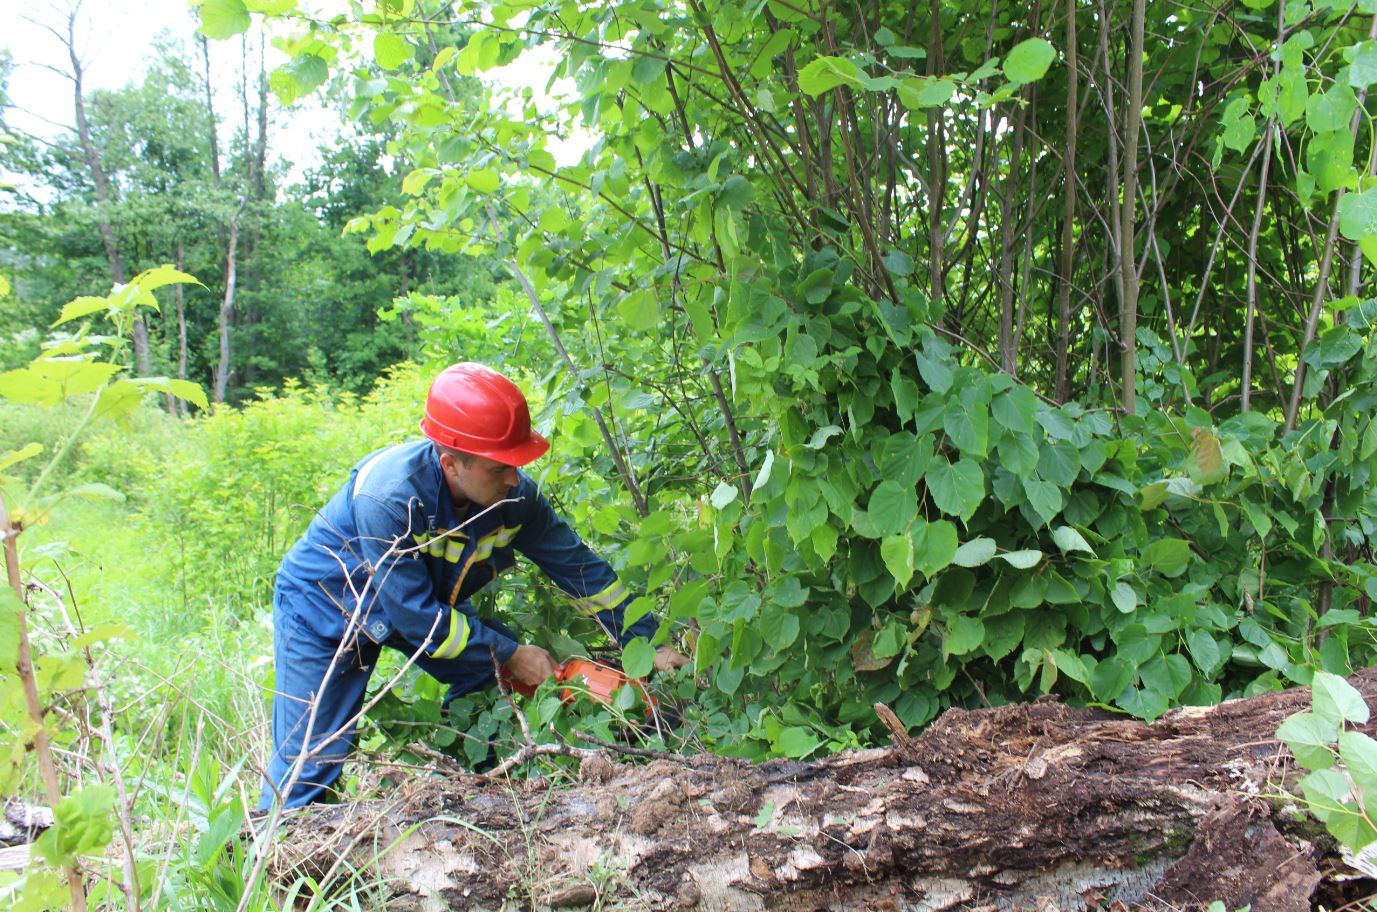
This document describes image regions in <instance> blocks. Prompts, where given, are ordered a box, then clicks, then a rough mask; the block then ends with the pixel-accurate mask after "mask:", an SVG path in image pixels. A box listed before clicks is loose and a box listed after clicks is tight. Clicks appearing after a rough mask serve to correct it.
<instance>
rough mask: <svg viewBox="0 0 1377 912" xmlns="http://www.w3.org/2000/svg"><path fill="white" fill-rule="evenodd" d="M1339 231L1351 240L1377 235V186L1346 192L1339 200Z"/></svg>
mask: <svg viewBox="0 0 1377 912" xmlns="http://www.w3.org/2000/svg"><path fill="white" fill-rule="evenodd" d="M1339 233H1340V234H1342V235H1343V236H1344V237H1346V238H1348V240H1350V241H1361V240H1362V239H1363V238H1368V237H1377V187H1370V188H1368V189H1366V190H1362V191H1360V192H1358V193H1346V194H1344V196H1343V198H1342V199H1340V200H1339Z"/></svg>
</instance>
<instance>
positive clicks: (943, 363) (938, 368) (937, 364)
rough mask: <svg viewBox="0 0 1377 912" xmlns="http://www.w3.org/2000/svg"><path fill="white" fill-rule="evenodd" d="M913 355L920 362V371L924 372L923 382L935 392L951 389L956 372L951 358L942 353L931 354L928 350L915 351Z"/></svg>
mask: <svg viewBox="0 0 1377 912" xmlns="http://www.w3.org/2000/svg"><path fill="white" fill-rule="evenodd" d="M913 357H914V360H915V361H916V362H917V364H918V373H920V374H922V376H923V382H924V383H926V384H927V385H928V388H929V389H931V390H932V391H933V392H934V393H945V392H946V391H947V390H949V389H951V384H952V380H953V379H955V374H954V373H953V371H952V365H951V361H950V359H949V358H947V357H946V356H944V355H942V354H940V353H938V354H929V353H928V352H926V351H919V352H914V354H913Z"/></svg>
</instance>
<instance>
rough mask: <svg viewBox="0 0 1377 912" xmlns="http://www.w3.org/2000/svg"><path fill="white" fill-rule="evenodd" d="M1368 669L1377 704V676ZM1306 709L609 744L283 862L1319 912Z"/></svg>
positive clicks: (478, 888) (487, 901)
mask: <svg viewBox="0 0 1377 912" xmlns="http://www.w3.org/2000/svg"><path fill="white" fill-rule="evenodd" d="M1351 680H1352V681H1353V683H1354V684H1355V685H1356V686H1357V687H1358V688H1359V690H1360V691H1362V692H1363V694H1364V696H1365V697H1366V698H1367V700H1368V702H1369V703H1371V702H1372V701H1373V699H1374V698H1377V669H1369V670H1367V671H1364V672H1361V673H1359V674H1358V675H1355V676H1354V677H1353V678H1352V679H1351ZM1308 706H1309V692H1308V690H1306V689H1304V688H1297V689H1294V690H1291V691H1286V692H1282V693H1270V694H1265V695H1262V696H1258V697H1252V698H1249V699H1246V700H1236V701H1231V702H1228V703H1224V704H1221V705H1220V706H1217V707H1214V708H1197V707H1191V708H1186V709H1180V710H1176V711H1174V712H1172V713H1169V714H1168V715H1167V716H1165V717H1163V718H1162V719H1160V720H1158V721H1157V722H1156V723H1155V724H1153V725H1147V724H1145V723H1142V722H1138V721H1135V720H1132V719H1126V718H1124V717H1123V716H1116V715H1111V714H1109V713H1106V712H1103V711H1099V710H1092V709H1072V708H1070V707H1067V706H1063V705H1061V704H1059V703H1056V702H1050V701H1045V702H1037V703H1033V704H1025V705H1012V706H1002V707H998V708H995V709H985V710H978V711H962V710H952V711H949V712H948V713H946V714H945V715H944V716H942V717H941V718H940V719H939V720H938V721H937V722H936V723H934V724H933V725H932V726H931V727H930V728H928V729H927V731H926V732H924V733H923V735H922V737H920V738H918V739H916V740H914V739H910V738H908V737H907V736H906V735H903V734H902V732H901V731H899V733H898V734H896V743H895V745H894V746H893V747H891V748H878V749H871V750H862V751H852V752H848V753H844V754H839V755H836V756H834V757H830V758H827V759H825V760H821V761H818V762H816V763H798V762H793V761H773V762H770V763H765V764H761V765H751V764H749V763H744V762H740V761H733V760H728V759H723V758H718V757H706V756H699V757H693V758H684V759H683V761H682V762H672V761H670V760H667V759H661V760H656V761H655V762H653V763H651V764H650V765H648V766H635V767H632V766H623V765H619V764H617V763H614V762H612V761H611V760H609V759H607V758H606V757H605V756H603V755H599V754H594V755H592V756H589V757H588V758H587V759H584V760H583V762H582V768H581V770H580V779H581V780H582V781H581V782H580V783H579V784H577V785H574V786H572V787H569V788H566V789H557V790H553V791H552V790H551V787H550V785H549V784H548V783H547V782H546V781H545V780H539V779H537V780H529V781H526V782H516V783H511V782H501V783H497V784H495V785H490V786H486V787H485V786H482V785H480V784H479V783H477V782H475V781H473V780H472V779H471V778H469V776H468V774H464V775H463V776H462V777H456V778H452V779H450V780H446V779H441V778H434V777H432V778H429V779H424V780H422V783H423V784H422V785H421V786H420V787H419V788H417V789H414V790H411V791H410V792H408V793H405V794H403V795H402V796H401V797H399V798H397V799H395V800H391V801H386V802H372V803H366V804H356V805H342V806H332V807H320V808H315V809H311V810H308V811H306V812H303V813H301V814H299V815H295V816H293V817H291V818H289V819H288V820H287V821H286V823H285V824H284V827H285V829H286V831H287V832H286V838H285V840H284V841H282V842H281V843H279V844H277V846H276V847H275V851H277V853H278V854H277V856H276V857H275V858H274V859H273V861H272V870H273V872H274V876H276V877H278V878H281V879H286V880H293V879H296V878H298V877H300V876H302V875H303V873H311V874H313V875H315V876H318V877H324V878H325V879H327V880H328V879H329V876H330V875H331V873H332V871H341V870H357V867H356V866H362V865H367V864H376V865H377V866H378V870H377V872H376V875H377V876H376V878H374V877H372V876H371V875H368V877H369V879H370V880H374V879H375V880H376V882H377V883H387V884H388V885H389V886H390V888H391V889H392V890H393V891H395V896H396V899H395V901H394V902H393V903H391V904H389V908H398V909H403V908H405V909H417V910H422V909H425V910H428V909H446V908H465V909H474V910H476V909H497V908H508V907H510V906H508V905H504V903H510V902H511V901H513V900H515V902H516V903H517V905H519V906H520V907H522V908H526V907H534V908H546V907H549V906H560V905H592V904H594V903H595V902H602V903H604V904H606V903H613V902H615V903H616V904H617V908H634V909H648V910H668V909H714V910H737V909H771V908H789V909H823V908H826V909H857V910H859V909H926V910H937V909H946V908H953V907H957V906H961V907H963V908H969V907H971V906H972V905H975V906H978V907H980V908H990V909H993V908H1010V907H1022V908H1029V909H1033V908H1036V909H1052V908H1058V909H1081V908H1093V907H1103V906H1107V905H1109V904H1110V903H1113V902H1116V901H1120V902H1124V903H1128V904H1138V903H1148V902H1150V903H1152V904H1154V905H1158V906H1168V907H1169V906H1175V907H1185V906H1191V907H1195V906H1197V905H1198V904H1201V903H1205V902H1210V901H1213V900H1220V901H1222V902H1223V903H1224V904H1225V907H1226V908H1229V909H1237V908H1241V907H1244V906H1248V905H1251V906H1252V909H1253V910H1254V912H1279V910H1287V912H1289V910H1295V912H1302V910H1309V909H1310V908H1311V905H1310V897H1311V894H1312V893H1313V892H1314V890H1315V888H1316V886H1317V885H1318V884H1319V883H1320V881H1321V875H1320V873H1319V867H1318V864H1317V862H1319V861H1320V854H1321V848H1320V847H1322V846H1325V845H1329V843H1328V841H1327V839H1326V838H1325V837H1319V838H1317V832H1318V829H1317V825H1316V824H1314V823H1313V822H1310V821H1308V820H1307V818H1305V817H1304V815H1300V814H1297V813H1295V810H1296V809H1295V806H1294V803H1291V802H1289V801H1283V800H1281V798H1280V797H1279V796H1281V794H1282V792H1281V790H1282V788H1283V787H1284V783H1285V781H1286V779H1287V777H1288V776H1290V775H1293V773H1294V769H1293V767H1292V765H1291V763H1290V761H1289V756H1288V755H1287V754H1286V753H1285V751H1284V750H1282V748H1281V747H1280V746H1279V744H1278V743H1277V742H1276V741H1275V740H1274V738H1273V733H1274V732H1275V731H1276V728H1277V726H1278V725H1279V724H1280V723H1281V721H1282V720H1283V719H1284V718H1286V717H1287V716H1289V715H1291V714H1292V713H1294V712H1297V711H1299V710H1301V709H1306V708H1308ZM877 712H880V713H881V715H882V716H883V715H885V714H888V711H887V710H885V709H883V707H877ZM890 715H892V714H890ZM1368 727H1369V729H1371V728H1372V726H1368ZM895 728H896V729H897V720H895ZM1274 803H1275V804H1276V805H1278V806H1279V805H1283V804H1289V805H1290V809H1289V810H1285V811H1280V812H1277V811H1276V810H1275V808H1274ZM1283 834H1286V835H1283ZM1326 863H1329V862H1328V861H1327V860H1326ZM1368 892H1371V891H1368Z"/></svg>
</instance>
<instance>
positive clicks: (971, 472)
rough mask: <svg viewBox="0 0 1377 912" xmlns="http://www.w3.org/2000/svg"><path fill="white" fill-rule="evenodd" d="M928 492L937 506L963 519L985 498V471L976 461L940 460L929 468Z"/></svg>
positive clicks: (971, 513)
mask: <svg viewBox="0 0 1377 912" xmlns="http://www.w3.org/2000/svg"><path fill="white" fill-rule="evenodd" d="M927 483H928V493H930V494H931V495H932V501H933V503H935V504H937V507H938V509H940V510H941V511H942V512H943V513H946V514H948V515H950V516H958V517H960V518H961V520H962V521H963V522H964V521H966V520H968V519H970V518H971V516H972V515H973V514H974V513H975V510H976V508H977V507H979V506H980V502H981V501H983V500H984V499H985V473H984V471H982V470H981V468H980V464H979V463H978V462H976V461H975V460H970V459H958V460H957V461H956V462H955V463H951V462H947V461H946V460H945V459H939V460H937V461H936V464H935V465H933V466H930V467H929V468H928V473H927Z"/></svg>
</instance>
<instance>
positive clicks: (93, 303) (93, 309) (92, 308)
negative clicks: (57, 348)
mask: <svg viewBox="0 0 1377 912" xmlns="http://www.w3.org/2000/svg"><path fill="white" fill-rule="evenodd" d="M114 309H115V305H114V303H113V302H112V301H111V300H110V299H109V298H95V297H91V296H90V295H83V296H81V297H79V298H73V299H72V300H70V301H68V302H67V303H66V304H64V305H62V313H61V314H59V315H58V318H57V322H55V323H54V324H53V325H54V326H61V325H62V324H63V323H67V322H70V321H72V320H80V319H81V318H82V317H88V316H90V315H91V314H93V313H100V312H102V311H107V310H114Z"/></svg>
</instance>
